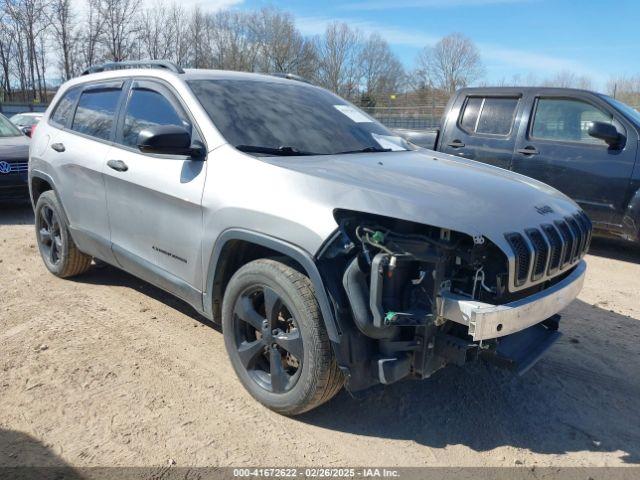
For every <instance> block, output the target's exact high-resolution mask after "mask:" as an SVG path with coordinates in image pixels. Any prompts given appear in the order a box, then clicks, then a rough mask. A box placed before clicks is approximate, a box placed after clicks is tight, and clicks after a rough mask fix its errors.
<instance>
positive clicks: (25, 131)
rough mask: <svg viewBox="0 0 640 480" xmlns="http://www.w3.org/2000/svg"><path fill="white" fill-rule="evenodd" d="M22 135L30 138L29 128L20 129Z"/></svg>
mask: <svg viewBox="0 0 640 480" xmlns="http://www.w3.org/2000/svg"><path fill="white" fill-rule="evenodd" d="M20 130H21V131H22V133H24V134H25V135H26V136H27V137H31V127H20Z"/></svg>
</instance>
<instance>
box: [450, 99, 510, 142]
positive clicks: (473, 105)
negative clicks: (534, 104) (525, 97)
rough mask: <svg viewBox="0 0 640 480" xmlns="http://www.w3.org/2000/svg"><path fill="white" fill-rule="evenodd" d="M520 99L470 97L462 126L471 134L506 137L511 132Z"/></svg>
mask: <svg viewBox="0 0 640 480" xmlns="http://www.w3.org/2000/svg"><path fill="white" fill-rule="evenodd" d="M517 106H518V98H510V97H469V98H468V99H467V102H466V104H465V107H464V111H463V112H462V116H461V119H460V126H461V127H462V128H463V129H464V130H466V131H467V132H469V133H477V134H481V135H501V136H506V135H509V133H510V132H511V128H512V127H513V120H514V117H515V113H516V108H517Z"/></svg>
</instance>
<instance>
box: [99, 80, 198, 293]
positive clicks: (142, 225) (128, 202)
mask: <svg viewBox="0 0 640 480" xmlns="http://www.w3.org/2000/svg"><path fill="white" fill-rule="evenodd" d="M154 125H179V126H184V127H187V128H188V129H190V130H191V131H192V135H193V136H194V137H195V138H198V139H200V137H199V133H198V132H197V129H196V128H195V125H194V122H193V120H192V118H191V116H190V115H189V114H188V112H187V110H186V108H185V107H184V106H183V104H182V103H181V102H180V101H179V100H178V97H177V95H176V94H175V93H174V92H173V91H172V90H171V89H170V87H169V86H168V85H165V84H164V83H161V82H160V81H155V80H134V81H133V82H132V83H131V88H130V91H129V92H128V94H127V98H126V102H125V105H124V107H123V112H122V114H121V117H120V119H119V126H118V133H117V138H116V142H115V145H114V146H113V147H112V148H111V149H110V150H109V152H108V155H107V156H106V157H105V159H104V164H105V181H106V189H107V205H108V211H109V220H110V224H111V242H112V248H113V251H114V254H115V256H116V258H117V260H118V262H119V263H120V264H121V265H122V267H123V268H125V269H126V270H128V271H130V272H131V273H134V274H136V275H138V276H140V277H142V278H144V279H146V280H148V281H150V282H152V283H155V284H156V285H158V286H160V287H162V288H164V289H166V290H169V291H171V292H173V293H174V294H176V295H177V296H179V297H181V298H183V299H185V300H187V301H189V302H194V301H197V300H198V298H199V297H198V296H199V293H198V291H197V290H198V287H200V289H201V285H202V262H201V238H202V207H201V200H202V191H203V188H204V181H205V176H206V162H205V161H202V160H193V159H191V158H189V157H187V156H184V155H157V154H148V153H142V152H141V151H140V150H139V149H138V148H137V140H138V134H139V133H140V131H141V130H142V129H144V128H147V127H150V126H154ZM118 165H120V166H121V167H120V168H115V169H114V168H113V166H116V167H117V166H118ZM122 167H124V168H122ZM200 298H201V297H200Z"/></svg>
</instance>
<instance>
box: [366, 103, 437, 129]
mask: <svg viewBox="0 0 640 480" xmlns="http://www.w3.org/2000/svg"><path fill="white" fill-rule="evenodd" d="M445 106H446V104H445V103H439V104H434V105H428V106H425V105H421V106H414V107H361V108H362V109H363V110H364V111H365V112H367V113H368V114H369V115H371V116H372V117H373V118H375V119H376V120H378V121H379V122H380V123H382V124H383V125H385V126H387V127H389V128H407V129H411V130H425V129H430V128H436V127H438V126H439V125H440V120H441V118H442V115H443V114H444V109H445Z"/></svg>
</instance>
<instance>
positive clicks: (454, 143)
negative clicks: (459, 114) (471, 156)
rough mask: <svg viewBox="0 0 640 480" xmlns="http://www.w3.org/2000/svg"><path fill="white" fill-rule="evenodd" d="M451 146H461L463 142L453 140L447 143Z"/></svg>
mask: <svg viewBox="0 0 640 480" xmlns="http://www.w3.org/2000/svg"><path fill="white" fill-rule="evenodd" d="M448 145H449V146H450V147H451V148H462V147H464V143H462V142H461V141H460V140H454V141H452V142H451V143H449V144H448Z"/></svg>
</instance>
